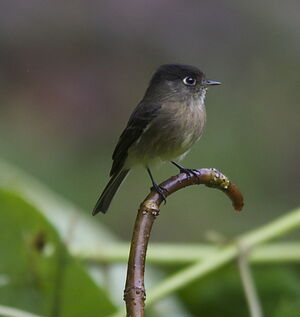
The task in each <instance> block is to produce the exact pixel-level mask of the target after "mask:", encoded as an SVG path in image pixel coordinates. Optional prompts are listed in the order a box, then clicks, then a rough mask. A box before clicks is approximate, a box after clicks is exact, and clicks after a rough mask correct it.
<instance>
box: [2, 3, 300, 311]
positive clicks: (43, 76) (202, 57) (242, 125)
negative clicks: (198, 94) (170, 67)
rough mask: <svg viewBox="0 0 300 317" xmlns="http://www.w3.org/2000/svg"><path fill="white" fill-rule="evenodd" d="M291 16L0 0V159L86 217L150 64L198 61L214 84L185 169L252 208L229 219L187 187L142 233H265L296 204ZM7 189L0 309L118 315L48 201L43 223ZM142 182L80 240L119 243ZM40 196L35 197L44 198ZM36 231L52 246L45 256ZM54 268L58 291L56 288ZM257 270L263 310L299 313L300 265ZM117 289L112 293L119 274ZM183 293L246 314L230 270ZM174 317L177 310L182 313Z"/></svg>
mask: <svg viewBox="0 0 300 317" xmlns="http://www.w3.org/2000/svg"><path fill="white" fill-rule="evenodd" d="M299 10H300V2H299V1H292V0H288V1H279V0H274V1H258V0H254V1H250V2H245V1H227V2H220V1H217V0H213V1H206V2H202V1H189V2H183V1H179V0H176V1H165V2H162V1H158V0H155V1H148V2H145V1H138V2H137V1H126V2H120V1H115V0H113V1H88V2H82V1H77V2H54V1H42V2H41V1H33V0H27V1H26V2H20V1H18V0H9V1H8V0H4V1H1V3H0V158H5V159H6V160H7V161H10V162H13V163H15V164H16V165H18V166H20V167H21V168H22V169H23V170H24V171H26V172H27V173H28V174H31V175H34V176H36V177H37V178H39V179H40V180H42V182H43V183H45V184H46V185H48V186H49V187H50V188H52V189H54V190H55V191H56V192H58V193H60V194H61V195H62V196H63V197H65V198H66V200H67V201H68V200H70V201H72V202H75V206H79V207H81V209H83V210H84V212H82V214H84V213H86V214H87V215H90V211H91V210H92V208H93V205H94V203H95V202H96V200H97V198H98V195H99V194H100V191H101V190H102V189H103V187H104V186H105V184H106V182H107V180H108V171H109V168H110V164H111V158H110V157H111V153H112V151H113V148H114V146H115V144H116V142H117V139H118V136H119V135H120V133H121V132H122V129H123V127H124V126H125V124H126V121H127V119H128V116H129V113H130V112H131V111H132V109H133V108H134V107H135V105H136V104H137V103H138V101H139V100H140V99H141V97H142V95H143V92H144V90H145V88H146V86H147V82H148V80H149V78H150V76H151V74H152V73H153V71H154V70H155V68H156V67H157V66H158V65H160V64H163V63H170V62H180V63H187V64H193V65H195V66H198V67H199V68H201V69H202V70H203V71H205V72H206V73H207V76H208V77H209V78H210V79H213V80H218V81H221V82H222V83H223V85H222V86H221V87H218V88H215V89H211V90H210V91H209V92H208V94H207V101H206V105H207V112H208V122H207V127H206V131H205V133H204V135H203V137H202V139H201V140H200V142H199V144H197V145H196V146H195V147H194V149H193V150H192V151H191V152H190V154H189V156H187V158H186V160H185V161H184V162H183V164H184V165H185V166H187V167H195V168H200V167H215V168H218V169H219V170H220V171H222V172H224V173H225V174H226V175H227V176H228V177H230V179H231V180H232V181H234V182H235V183H237V184H238V186H239V187H240V188H241V190H242V191H243V193H244V196H245V202H246V205H245V209H244V212H243V213H240V214H236V213H233V212H232V211H231V206H230V204H229V203H228V202H227V200H226V198H225V197H222V196H221V195H219V194H218V193H216V192H215V191H210V190H209V189H203V188H201V190H199V188H189V189H188V190H185V191H181V192H179V193H177V194H176V195H174V196H173V197H172V198H171V199H169V200H168V203H167V205H166V206H165V207H164V210H163V212H161V215H160V217H159V221H158V223H157V225H156V226H155V227H154V230H153V236H152V239H153V240H159V241H172V242H176V241H180V242H189V241H194V242H195V241H196V242H198V241H200V240H205V238H206V236H207V235H206V233H207V232H209V231H213V232H216V233H217V235H219V234H220V235H221V236H224V238H225V240H226V239H227V238H228V239H230V238H231V237H234V236H235V235H236V234H238V233H241V232H243V231H245V230H247V229H250V228H253V227H255V226H258V225H260V224H263V223H265V222H266V221H268V220H271V219H273V218H274V217H276V216H278V215H280V214H282V213H284V212H285V211H286V210H289V209H291V208H293V207H295V206H297V205H298V204H299V179H300V169H299V157H300V142H299V140H298V139H299V132H300V129H299V127H300V126H299V117H300V107H299V100H300V90H299V87H298V86H299V84H298V83H299V67H300V60H299V51H300V41H299V28H300V20H299ZM7 171H8V172H7V173H8V174H10V173H11V171H10V170H9V169H8V170H7ZM175 173H177V171H176V170H174V168H173V167H170V166H168V164H165V165H163V166H162V167H160V169H158V170H155V171H154V175H155V177H156V179H157V180H158V181H161V180H164V179H165V178H167V177H169V176H170V175H172V174H175ZM6 182H8V181H7V180H6V179H4V178H3V175H0V184H1V186H3V187H4V188H5V190H6V191H4V192H1V197H0V198H1V199H0V227H1V228H0V229H1V230H0V251H1V261H0V268H1V271H0V275H1V276H4V280H1V279H0V282H1V281H2V282H1V283H3V281H4V282H5V281H6V279H5V276H7V275H8V274H10V275H13V276H9V278H10V279H11V280H9V281H13V283H12V284H7V285H2V284H1V287H0V295H1V296H0V303H1V304H7V305H9V304H11V305H13V306H15V307H19V308H23V309H25V310H28V311H33V312H37V313H45V314H47V313H48V312H50V311H51V309H53V307H52V306H53V305H52V304H53V303H55V301H59V302H60V305H61V307H62V308H63V309H65V310H66V315H64V316H76V313H74V312H73V311H72V309H73V308H74V307H77V305H76V304H77V303H76V301H75V300H74V298H75V297H76V296H80V298H82V301H83V302H82V307H87V306H88V308H89V311H93V307H95V309H101V310H102V309H103V310H104V311H105V312H110V311H112V309H113V304H112V301H113V299H112V296H108V294H107V293H108V290H109V287H108V286H107V285H105V287H103V288H104V290H103V289H101V288H99V286H96V285H95V283H94V281H93V280H92V279H90V278H89V275H88V274H87V272H86V271H85V268H83V266H82V265H81V263H78V262H77V261H75V260H74V259H72V258H71V257H70V256H69V255H68V252H66V250H65V247H64V246H63V244H62V241H61V239H62V236H63V234H64V235H67V233H66V231H65V230H64V229H62V228H63V226H62V227H60V224H62V225H63V224H65V222H66V216H65V215H64V214H63V212H61V213H55V211H56V205H51V206H48V207H47V211H50V215H48V216H49V217H48V216H47V220H46V219H45V218H44V216H42V215H40V213H39V211H42V212H43V213H44V214H45V211H44V210H42V208H37V209H36V208H34V207H32V206H31V203H32V201H31V199H30V198H28V197H27V198H26V199H25V200H26V201H25V200H24V199H23V198H24V197H26V195H24V197H23V193H27V191H28V188H27V187H26V186H23V188H22V187H21V188H20V190H18V192H19V193H21V196H22V197H23V198H20V197H18V196H17V195H15V194H12V193H10V192H7V190H8V191H9V190H10V188H11V187H10V186H6V184H5V183H6ZM14 182H16V183H17V182H18V176H17V177H16V179H15V178H13V179H12V183H14ZM29 187H30V186H29ZM149 187H150V182H149V179H148V177H147V175H146V173H145V172H144V171H143V170H142V169H137V170H136V171H134V172H133V173H132V174H131V175H130V177H129V178H128V179H127V180H126V183H125V184H124V186H123V187H122V188H121V190H120V192H119V193H118V195H117V196H116V198H115V200H114V202H113V204H112V206H111V210H110V212H109V214H108V215H106V216H103V215H99V216H98V217H96V218H93V219H92V220H91V221H90V222H89V223H88V224H87V225H86V227H84V229H83V230H82V232H83V233H82V232H80V234H81V236H79V237H78V236H77V238H76V243H78V242H79V241H81V240H82V241H84V242H85V245H89V244H92V241H96V242H95V243H98V244H99V245H101V243H106V242H107V241H110V240H111V239H113V238H112V237H113V235H112V234H110V233H108V231H107V230H106V227H107V228H111V229H112V231H114V232H115V233H116V235H118V236H119V237H121V238H123V239H126V240H128V239H129V237H130V234H131V230H132V225H133V220H134V217H135V212H136V209H137V207H138V205H139V203H140V201H141V200H142V199H143V198H144V197H145V194H146V193H147V192H148V190H149ZM29 189H30V188H29ZM36 196H37V197H40V201H42V202H44V200H45V199H44V198H45V196H41V192H38V191H37V192H36ZM27 200H28V201H27ZM72 208H73V205H71V207H70V208H68V209H69V211H70V209H72ZM74 208H75V207H74ZM51 209H53V214H51ZM61 209H62V210H64V209H67V208H66V206H63V207H62V208H61ZM77 209H80V208H77ZM170 214H172V223H170ZM68 216H69V214H68ZM51 217H52V218H55V219H54V221H52V219H50V218H51ZM49 219H50V221H51V223H52V224H53V223H55V224H56V228H55V229H53V228H52V225H50V224H49V223H48V221H49ZM91 222H94V224H95V223H96V222H98V224H99V228H97V229H95V227H93V226H92V224H91ZM100 222H101V224H103V226H100ZM92 227H93V230H92V229H91V228H92ZM87 228H89V229H87ZM55 230H59V233H60V238H59V237H58V236H57V234H56V232H55ZM97 230H98V231H99V233H100V236H101V237H98V238H97V239H95V238H94V236H93V235H90V233H91V232H94V231H97ZM298 236H299V233H298V234H297V233H296V234H295V235H294V237H298ZM37 237H40V238H41V239H45V241H46V244H45V246H44V247H42V249H41V250H39V249H37V248H36V245H35V242H34V241H37V240H36V239H37ZM87 237H88V238H87ZM82 241H81V242H82ZM104 241H105V242H104ZM49 243H50V245H52V246H53V250H54V251H53V253H52V255H47V252H49V251H47V245H48V244H49ZM48 250H49V249H48ZM46 251H47V252H46ZM3 259H4V260H3ZM61 268H63V270H64V273H65V274H63V276H64V277H63V279H64V281H63V285H64V287H65V289H64V290H63V291H62V293H63V294H60V293H57V292H55V288H56V287H57V283H56V282H55V281H58V280H59V279H60V277H59V274H60V273H61V272H60V270H61ZM102 273H103V272H102ZM254 273H255V280H256V283H257V285H258V288H259V293H260V295H261V296H262V300H263V302H264V303H263V304H264V305H263V306H264V308H265V310H266V316H272V317H281V316H285V317H294V316H298V312H299V310H300V308H299V293H298V295H296V291H297V290H298V291H299V288H297V287H296V283H298V284H299V281H298V275H297V274H298V273H299V270H298V268H294V267H293V268H287V267H286V268H283V269H281V268H278V267H273V268H272V269H270V268H268V269H265V268H259V269H256V268H255V270H254ZM113 274H114V275H115V274H116V272H115V271H114V272H113ZM74 276H75V278H74ZM122 276H123V275H122ZM79 281H81V282H80V285H81V284H82V288H81V286H80V290H78V288H77V285H79V284H77V282H78V283H79ZM222 281H223V283H222ZM75 284H76V285H75ZM116 284H117V285H118V287H119V288H120V287H121V286H120V285H121V284H122V281H121V279H120V281H118V282H117V283H116ZM85 290H86V293H85ZM113 290H115V288H113ZM110 291H111V290H110ZM113 292H114V291H113ZM91 293H93V294H92V295H90V294H91ZM78 294H79V295H78ZM268 294H269V295H268ZM210 295H211V296H210ZM268 296H270V298H268ZM58 297H59V299H57V298H58ZM119 297H121V295H120V296H119ZM180 297H181V298H182V300H183V302H184V303H185V304H186V306H187V308H188V310H189V311H191V313H192V314H193V315H195V316H198V315H200V314H202V313H203V314H204V313H207V314H209V315H211V316H213V314H215V315H218V314H217V310H218V307H222V311H223V312H224V316H225V312H226V314H229V315H230V316H232V315H234V314H235V313H234V310H233V308H237V307H238V308H237V311H238V312H239V313H240V314H241V315H246V304H245V301H244V300H243V296H242V294H241V288H240V285H239V282H238V279H237V274H236V272H233V271H232V270H230V269H228V270H224V271H222V272H220V273H219V274H218V275H213V276H211V277H207V278H206V279H205V280H204V281H203V284H202V282H201V283H200V282H199V284H198V283H195V285H193V287H191V288H189V289H185V290H184V291H182V292H180ZM199 297H201V298H202V299H203V301H202V302H201V304H200V303H199V304H198V303H197V300H198V299H199ZM12 298H15V299H18V300H17V301H14V302H13V303H12V301H13V299H12ZM273 299H274V302H272V300H273ZM178 302H179V301H178ZM178 302H176V303H178ZM70 303H71V304H72V305H75V306H72V305H71V306H70ZM179 303H181V301H180V302H179ZM219 304H220V306H219ZM85 305H86V306H85ZM93 305H94V306H93ZM76 309H77V308H76ZM78 309H79V308H78ZM80 309H81V308H80ZM177 311H178V309H177ZM183 311H184V312H181V314H180V317H182V316H190V315H189V313H188V312H187V310H185V309H183ZM77 312H78V316H79V315H80V313H79V312H80V310H78V311H77ZM151 313H152V312H151ZM268 314H269V315H268ZM82 315H84V316H88V315H87V314H86V312H85V313H84V314H81V316H82ZM160 315H161V314H160ZM169 315H172V316H175V314H174V313H172V314H170V313H169ZM91 316H92V315H91ZM55 317H57V316H55Z"/></svg>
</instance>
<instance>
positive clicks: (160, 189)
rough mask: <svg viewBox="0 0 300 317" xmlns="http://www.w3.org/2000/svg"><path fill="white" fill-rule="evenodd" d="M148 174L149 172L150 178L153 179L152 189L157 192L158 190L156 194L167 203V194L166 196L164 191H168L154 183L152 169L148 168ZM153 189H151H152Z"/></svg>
mask: <svg viewBox="0 0 300 317" xmlns="http://www.w3.org/2000/svg"><path fill="white" fill-rule="evenodd" d="M147 172H148V174H149V176H150V178H151V182H152V186H153V187H152V188H154V189H155V190H156V192H157V193H158V194H159V195H160V196H161V198H162V199H163V201H164V203H166V202H167V201H166V196H165V194H164V191H167V190H166V189H165V188H163V187H162V186H159V185H158V184H157V183H156V182H155V181H154V179H153V176H152V174H151V171H150V169H149V168H148V167H147ZM152 188H151V189H152Z"/></svg>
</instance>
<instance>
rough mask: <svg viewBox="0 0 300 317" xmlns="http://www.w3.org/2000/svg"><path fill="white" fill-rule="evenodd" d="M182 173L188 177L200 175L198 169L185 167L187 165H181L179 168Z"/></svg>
mask: <svg viewBox="0 0 300 317" xmlns="http://www.w3.org/2000/svg"><path fill="white" fill-rule="evenodd" d="M179 171H180V173H185V174H186V175H187V176H188V177H191V176H192V175H193V176H196V177H198V176H199V175H198V171H197V170H196V169H194V168H185V167H181V168H179Z"/></svg>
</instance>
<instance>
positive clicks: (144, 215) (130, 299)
mask: <svg viewBox="0 0 300 317" xmlns="http://www.w3.org/2000/svg"><path fill="white" fill-rule="evenodd" d="M196 173H197V176H195V175H186V174H179V175H177V176H174V177H171V178H170V179H168V180H167V181H165V182H164V183H162V184H160V186H161V187H163V188H164V189H165V195H166V196H169V195H171V194H172V193H174V192H176V191H177V190H179V189H181V188H184V187H186V186H190V185H196V184H205V185H206V186H209V187H213V188H217V189H220V190H222V191H223V192H224V193H226V194H227V196H228V197H229V198H230V199H231V200H232V203H233V206H234V208H235V209H236V210H241V209H242V207H243V197H242V195H241V193H240V192H239V190H238V188H237V187H236V186H235V185H234V184H232V183H230V182H229V180H228V178H227V177H226V176H224V175H223V174H221V173H220V172H219V171H217V170H216V169H208V168H203V169H199V170H196ZM161 202H162V198H161V196H160V195H159V194H158V193H157V192H155V191H152V192H151V193H150V194H149V195H148V196H147V197H146V199H145V200H144V202H143V203H142V204H141V206H140V209H139V211H138V215H137V218H136V222H135V226H134V231H133V236H132V240H131V249H130V255H129V261H128V270H127V279H126V285H125V291H124V300H125V302H126V309H127V316H128V317H143V316H144V301H145V298H146V293H145V286H144V271H145V258H146V252H147V246H148V241H149V237H150V232H151V228H152V225H153V223H154V220H155V218H156V217H157V216H158V214H159V206H160V204H161Z"/></svg>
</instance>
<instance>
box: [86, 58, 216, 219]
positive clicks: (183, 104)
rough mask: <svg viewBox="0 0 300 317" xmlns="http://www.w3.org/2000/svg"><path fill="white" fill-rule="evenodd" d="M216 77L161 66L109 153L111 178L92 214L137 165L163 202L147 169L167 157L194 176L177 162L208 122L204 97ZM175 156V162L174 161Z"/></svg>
mask: <svg viewBox="0 0 300 317" xmlns="http://www.w3.org/2000/svg"><path fill="white" fill-rule="evenodd" d="M220 84H221V83H220V82H218V81H213V80H208V79H206V75H205V74H204V73H203V72H202V71H201V70H200V69H199V68H197V67H195V66H191V65H183V64H165V65H161V66H160V67H158V69H157V70H156V71H155V72H154V74H153V76H152V78H151V80H150V83H149V85H148V88H147V89H146V92H145V95H144V97H143V98H142V100H141V101H140V102H139V103H138V105H137V107H136V108H135V109H134V110H133V112H132V114H131V116H130V117H129V120H128V123H127V125H126V127H125V129H124V131H123V132H122V134H121V136H120V137H119V140H118V143H117V145H116V147H115V150H114V152H113V155H112V160H113V163H112V167H111V170H110V179H109V182H108V184H107V185H106V187H105V188H104V190H103V192H102V194H101V196H100V198H99V199H98V201H97V203H96V205H95V207H94V209H93V212H92V214H93V215H96V214H98V213H99V212H102V213H106V212H107V211H108V208H109V206H110V203H111V201H112V199H113V197H114V195H115V193H116V192H117V190H118V188H119V186H120V185H121V184H122V182H123V181H124V179H125V177H126V176H127V175H128V173H129V171H130V170H131V169H132V168H133V167H134V166H136V165H142V166H144V167H145V169H146V170H147V172H148V174H149V176H150V179H151V182H152V186H153V188H154V189H155V190H156V191H157V192H158V193H159V194H160V195H161V197H162V199H163V200H164V201H166V198H165V195H164V188H162V187H161V186H159V185H158V184H157V183H156V182H155V180H154V178H153V175H152V173H151V168H152V167H153V166H154V165H156V164H159V163H160V162H164V161H169V162H171V163H172V164H173V165H175V166H176V167H177V168H179V170H180V172H184V173H187V174H189V175H190V174H191V173H192V174H194V173H195V172H194V170H193V169H188V168H185V167H183V166H181V165H180V164H179V163H178V161H180V160H181V159H183V158H184V156H185V155H186V154H187V153H188V152H189V150H190V149H191V147H192V145H193V144H194V143H195V142H197V141H198V140H199V139H200V137H201V135H202V132H203V129H204V126H205V122H206V110H205V104H204V101H205V95H206V92H207V89H208V88H209V87H211V86H217V85H220ZM176 160H177V162H176Z"/></svg>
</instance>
